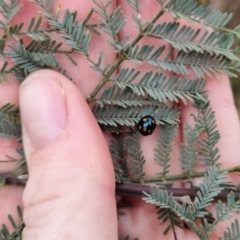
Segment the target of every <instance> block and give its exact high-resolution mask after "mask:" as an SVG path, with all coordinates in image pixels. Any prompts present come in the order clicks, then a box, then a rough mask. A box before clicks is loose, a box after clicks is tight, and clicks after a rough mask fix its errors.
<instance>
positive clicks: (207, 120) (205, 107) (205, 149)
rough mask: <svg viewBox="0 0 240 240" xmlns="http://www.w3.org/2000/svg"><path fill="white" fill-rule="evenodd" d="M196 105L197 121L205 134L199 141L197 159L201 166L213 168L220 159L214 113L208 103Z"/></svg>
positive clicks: (218, 135) (218, 136)
mask: <svg viewBox="0 0 240 240" xmlns="http://www.w3.org/2000/svg"><path fill="white" fill-rule="evenodd" d="M197 105H198V106H197V108H198V109H199V120H198V121H199V122H201V124H202V126H203V128H204V129H203V132H204V133H205V134H204V136H203V138H202V139H200V140H199V159H200V161H201V163H202V164H204V165H207V166H213V165H214V164H216V163H217V161H218V160H219V158H220V154H219V149H218V147H217V146H216V145H217V143H218V141H219V139H220V133H219V131H218V130H217V123H216V120H215V113H214V111H213V110H212V108H211V106H210V104H209V102H208V103H200V102H199V103H198V104H197Z"/></svg>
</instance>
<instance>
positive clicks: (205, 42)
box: [147, 22, 239, 60]
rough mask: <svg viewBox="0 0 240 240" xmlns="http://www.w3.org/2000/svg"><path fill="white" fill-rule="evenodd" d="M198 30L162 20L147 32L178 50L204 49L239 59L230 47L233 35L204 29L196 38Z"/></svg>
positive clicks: (200, 50) (202, 50)
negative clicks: (198, 38)
mask: <svg viewBox="0 0 240 240" xmlns="http://www.w3.org/2000/svg"><path fill="white" fill-rule="evenodd" d="M200 32H201V31H200V29H194V28H192V27H189V26H188V27H187V26H181V25H180V23H176V22H170V23H165V22H164V23H161V24H157V25H156V26H154V27H153V26H151V27H150V28H149V29H148V33H147V34H148V36H149V37H154V38H159V39H164V40H165V41H167V42H169V43H170V44H171V45H172V46H173V47H174V48H176V49H178V50H180V51H184V52H188V51H196V52H201V53H204V51H206V52H208V53H210V54H215V55H223V56H225V57H227V58H228V59H230V60H239V57H238V56H237V54H236V53H235V51H234V50H233V49H231V47H232V45H233V43H234V42H235V38H234V35H232V34H227V33H224V34H220V33H219V32H211V33H210V32H209V31H205V32H204V34H203V35H202V37H201V38H200V40H197V37H199V34H200Z"/></svg>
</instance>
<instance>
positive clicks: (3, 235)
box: [0, 206, 24, 240]
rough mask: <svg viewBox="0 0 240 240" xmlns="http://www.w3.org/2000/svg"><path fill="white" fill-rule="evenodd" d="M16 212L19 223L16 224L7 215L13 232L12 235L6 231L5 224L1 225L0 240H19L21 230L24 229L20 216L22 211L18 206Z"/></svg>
mask: <svg viewBox="0 0 240 240" xmlns="http://www.w3.org/2000/svg"><path fill="white" fill-rule="evenodd" d="M17 212H18V215H19V218H20V221H21V223H20V224H17V223H16V222H15V220H14V219H13V217H12V216H11V215H8V219H9V221H10V223H11V225H12V226H13V228H14V230H13V232H12V233H10V231H9V230H8V228H7V227H6V225H5V224H3V225H2V228H1V229H0V240H21V239H22V237H21V234H22V230H23V228H24V223H23V215H22V210H21V208H20V207H19V206H18V207H17Z"/></svg>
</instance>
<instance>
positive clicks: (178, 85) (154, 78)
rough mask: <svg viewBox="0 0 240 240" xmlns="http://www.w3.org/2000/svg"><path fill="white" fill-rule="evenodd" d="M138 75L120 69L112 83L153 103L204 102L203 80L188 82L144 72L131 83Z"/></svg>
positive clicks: (132, 71)
mask: <svg viewBox="0 0 240 240" xmlns="http://www.w3.org/2000/svg"><path fill="white" fill-rule="evenodd" d="M139 74H140V72H139V71H135V70H134V69H122V70H121V71H120V73H119V74H118V75H117V76H116V78H115V79H113V81H114V82H115V83H116V84H117V85H118V86H119V87H120V88H123V89H124V88H126V87H128V88H130V89H131V90H132V91H133V92H134V93H135V94H137V95H139V96H145V95H147V96H149V97H151V98H152V99H153V100H155V101H159V102H164V103H166V102H167V101H168V100H170V101H174V102H179V100H182V101H183V102H184V103H185V104H186V103H187V102H186V101H187V100H190V101H193V99H198V100H202V101H205V98H204V96H203V93H204V90H203V88H204V86H205V83H206V81H205V80H203V79H195V80H189V79H184V78H178V77H176V76H170V77H167V76H164V75H163V74H161V73H153V72H152V71H151V72H146V73H145V74H144V75H143V76H142V77H141V78H140V80H139V81H138V82H136V83H133V81H134V80H135V79H136V78H137V77H138V75H139Z"/></svg>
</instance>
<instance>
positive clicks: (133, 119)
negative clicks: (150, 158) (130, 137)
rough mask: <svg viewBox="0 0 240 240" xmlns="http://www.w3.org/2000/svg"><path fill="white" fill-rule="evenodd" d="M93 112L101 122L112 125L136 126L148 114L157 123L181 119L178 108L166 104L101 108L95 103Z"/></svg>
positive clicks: (173, 122)
mask: <svg viewBox="0 0 240 240" xmlns="http://www.w3.org/2000/svg"><path fill="white" fill-rule="evenodd" d="M92 112H93V114H94V116H95V117H96V119H97V121H98V122H99V123H100V124H103V125H110V126H118V125H121V126H135V125H136V123H138V122H139V120H140V119H141V118H142V117H144V116H146V115H151V116H153V117H154V118H155V120H156V123H157V124H165V123H169V124H177V123H178V121H179V120H178V117H179V111H178V109H177V108H168V107H165V106H147V107H146V106H144V107H141V108H139V107H131V108H121V107H118V106H109V107H106V108H101V107H99V106H97V105H95V106H94V107H93V109H92Z"/></svg>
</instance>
